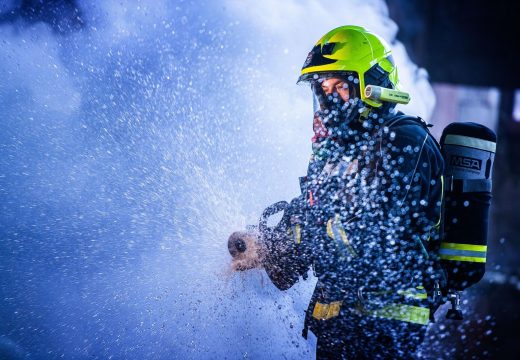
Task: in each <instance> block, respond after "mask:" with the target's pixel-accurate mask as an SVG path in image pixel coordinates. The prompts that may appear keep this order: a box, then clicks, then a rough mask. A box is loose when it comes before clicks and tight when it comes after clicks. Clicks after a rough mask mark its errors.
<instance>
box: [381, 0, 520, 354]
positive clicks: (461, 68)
mask: <svg viewBox="0 0 520 360" xmlns="http://www.w3.org/2000/svg"><path fill="white" fill-rule="evenodd" d="M387 4H388V7H389V11H390V17H391V18H392V19H393V20H394V21H396V23H397V24H398V26H399V32H398V34H397V38H398V39H399V40H401V41H402V42H403V43H404V44H405V46H406V48H407V50H408V53H409V54H410V57H411V58H412V60H414V62H415V63H417V65H418V66H421V67H424V68H426V69H427V70H428V73H429V75H430V80H431V82H432V83H433V85H434V86H435V84H436V83H442V84H450V85H455V86H462V87H468V86H469V87H478V88H489V87H492V88H497V89H498V90H499V91H500V100H499V105H498V119H497V123H498V125H497V130H498V131H497V133H498V144H497V156H496V162H495V174H494V183H493V200H492V201H493V202H492V208H491V228H490V233H489V239H488V251H489V252H488V261H487V266H486V270H487V272H488V274H487V276H486V277H485V278H484V280H483V281H481V283H479V284H477V285H475V286H474V288H470V289H469V290H468V291H467V293H468V294H467V295H466V296H467V297H468V299H469V300H470V301H472V304H470V305H469V306H470V307H472V308H474V310H475V313H474V314H472V315H471V316H470V317H469V320H468V322H467V323H463V324H461V325H459V326H457V325H455V324H453V323H450V322H449V321H443V322H442V325H445V326H447V327H448V329H449V331H448V333H447V334H448V335H447V336H448V337H452V339H451V340H450V341H448V342H447V343H446V346H452V347H454V349H455V350H456V351H455V352H454V353H453V358H461V359H462V358H470V357H474V358H477V359H478V358H491V359H518V358H519V357H520V335H519V334H520V322H519V321H520V311H519V309H520V286H519V279H520V267H519V265H518V264H519V260H520V215H519V210H520V207H519V204H520V165H519V164H518V161H519V158H520V122H519V121H518V120H520V119H517V120H515V119H514V118H513V107H514V105H515V104H514V95H515V91H516V90H518V89H520V67H519V61H518V59H519V56H520V49H519V45H520V40H519V39H520V30H519V29H520V27H519V19H518V16H519V14H520V5H519V3H518V2H514V1H483V0H474V1H469V0H461V1H450V0H425V1H407V0H387ZM444 120H446V121H449V120H450V119H444ZM486 323H490V324H491V325H492V326H491V327H490V328H487V326H486V325H485V324H486ZM442 325H441V326H442ZM489 329H491V331H492V333H491V334H489V333H488V334H486V332H487V331H489ZM464 333H465V334H466V335H467V336H466V337H462V336H460V335H461V334H464ZM439 349H440V347H432V354H431V355H432V357H435V355H436V352H437V354H438V355H441V354H439ZM441 357H442V356H441Z"/></svg>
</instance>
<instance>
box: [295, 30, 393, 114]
mask: <svg viewBox="0 0 520 360" xmlns="http://www.w3.org/2000/svg"><path fill="white" fill-rule="evenodd" d="M335 72H355V73H357V75H358V77H359V85H360V94H359V95H360V97H361V100H362V101H363V102H365V103H366V104H368V105H370V106H372V107H375V108H378V107H380V106H381V105H382V104H381V103H380V102H376V101H374V100H371V99H368V98H366V96H365V91H364V90H365V87H366V86H367V85H377V86H381V87H385V88H391V89H397V86H398V82H399V79H398V76H397V68H396V66H395V63H394V60H393V58H392V51H391V50H390V47H389V46H388V45H387V43H386V42H385V41H384V40H383V39H381V38H380V37H379V36H377V35H376V34H374V33H372V32H370V31H368V30H366V29H364V28H362V27H361V26H352V25H349V26H341V27H338V28H336V29H334V30H331V31H329V32H328V33H326V34H325V35H324V36H323V37H322V38H321V39H320V40H318V42H317V43H316V44H315V45H314V48H313V49H312V50H311V52H310V53H309V55H308V56H307V59H306V60H305V63H304V64H303V67H302V70H301V74H300V78H299V79H298V82H300V81H307V80H311V79H312V77H313V76H314V75H316V74H318V75H319V74H323V73H325V74H326V73H335Z"/></svg>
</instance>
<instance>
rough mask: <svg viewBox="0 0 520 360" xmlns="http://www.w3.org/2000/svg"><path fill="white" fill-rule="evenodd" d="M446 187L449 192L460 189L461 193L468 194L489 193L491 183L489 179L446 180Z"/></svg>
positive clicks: (449, 178)
mask: <svg viewBox="0 0 520 360" xmlns="http://www.w3.org/2000/svg"><path fill="white" fill-rule="evenodd" d="M446 186H447V189H449V191H453V190H454V189H460V190H459V191H461V192H463V193H468V192H491V190H492V182H491V180H490V179H453V178H452V177H447V178H446Z"/></svg>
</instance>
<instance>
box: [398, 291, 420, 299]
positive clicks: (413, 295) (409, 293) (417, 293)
mask: <svg viewBox="0 0 520 360" xmlns="http://www.w3.org/2000/svg"><path fill="white" fill-rule="evenodd" d="M397 293H398V294H399V295H404V297H406V298H411V299H417V300H424V299H427V298H428V295H427V294H426V291H425V290H423V291H419V290H415V289H409V290H398V291H397Z"/></svg>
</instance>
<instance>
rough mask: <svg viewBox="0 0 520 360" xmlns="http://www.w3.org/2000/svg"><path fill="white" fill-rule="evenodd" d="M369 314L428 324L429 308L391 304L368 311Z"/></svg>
mask: <svg viewBox="0 0 520 360" xmlns="http://www.w3.org/2000/svg"><path fill="white" fill-rule="evenodd" d="M368 314H369V315H372V316H375V317H381V318H386V319H392V320H399V321H406V322H409V323H413V324H420V325H428V322H429V320H430V309H429V308H423V307H420V306H413V305H400V304H392V305H389V306H385V307H384V308H382V309H379V310H374V311H369V312H368Z"/></svg>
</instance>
